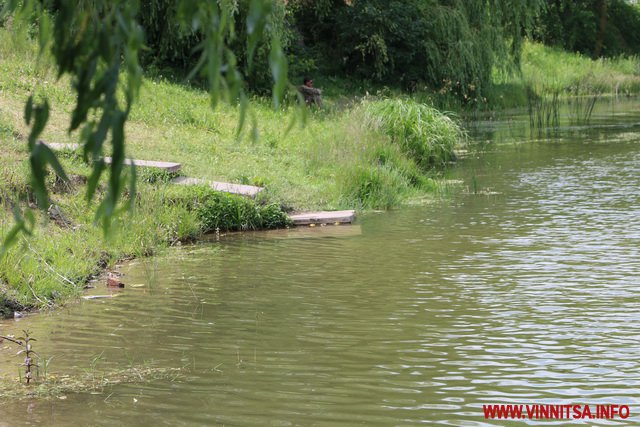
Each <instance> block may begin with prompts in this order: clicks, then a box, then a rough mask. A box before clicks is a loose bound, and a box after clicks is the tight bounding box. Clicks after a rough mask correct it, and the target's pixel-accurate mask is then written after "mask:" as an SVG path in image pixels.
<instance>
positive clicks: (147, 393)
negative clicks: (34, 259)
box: [0, 101, 640, 427]
mask: <svg viewBox="0 0 640 427" xmlns="http://www.w3.org/2000/svg"><path fill="white" fill-rule="evenodd" d="M522 119H523V118H522V117H521V116H520V117H514V118H513V119H506V120H502V121H495V122H481V123H477V124H476V126H474V128H473V129H472V136H473V139H474V140H475V141H476V142H477V143H478V144H476V145H477V148H479V149H481V150H482V154H481V155H480V156H478V157H476V156H474V155H472V156H471V157H470V158H468V159H466V160H464V161H463V162H462V163H461V165H460V166H459V167H458V168H457V170H456V171H454V172H453V173H452V179H460V180H462V181H463V184H462V185H461V187H459V188H458V189H457V190H456V191H455V192H454V195H453V196H452V197H451V199H447V200H443V201H439V202H436V203H433V204H429V205H427V206H419V207H414V208H408V209H402V210H399V211H394V212H389V213H384V214H369V215H366V216H363V217H362V218H360V220H359V221H358V224H357V225H355V226H352V227H338V228H335V227H324V228H317V229H311V230H305V231H302V232H300V231H289V232H287V231H285V232H275V233H256V234H245V235H236V236H233V237H226V238H222V239H221V240H220V241H218V242H212V243H203V244H198V245H196V246H190V247H184V248H181V249H177V250H175V251H171V253H170V254H168V255H167V256H165V257H160V258H154V259H145V260H137V261H135V262H133V263H132V264H131V265H129V266H125V267H124V268H123V272H124V273H126V276H125V277H124V281H125V282H126V283H127V284H128V285H129V286H128V287H127V288H125V290H124V291H122V292H120V295H119V296H118V297H117V298H113V299H109V300H92V301H82V302H81V303H79V304H72V305H70V306H68V307H67V308H64V309H62V310H59V311H57V312H54V313H51V314H40V315H34V316H29V317H27V318H25V319H19V320H17V321H14V320H11V321H7V322H3V323H2V324H1V325H0V326H1V328H2V332H4V333H17V331H20V330H21V329H24V328H28V329H30V330H31V331H32V333H33V335H34V336H35V337H37V338H38V339H39V341H38V342H37V347H36V348H37V349H38V350H40V352H41V353H42V354H43V355H45V356H46V357H51V356H53V359H52V360H51V363H50V367H49V372H50V374H54V375H55V374H57V375H63V374H77V373H82V372H83V371H84V370H87V369H90V366H92V363H93V370H92V372H94V373H96V374H97V375H99V374H100V372H104V371H109V370H110V369H113V368H116V367H122V366H129V365H131V364H134V365H138V364H142V363H145V364H147V366H156V367H176V368H178V367H185V370H184V373H183V375H182V376H181V377H179V378H177V379H162V380H155V381H151V382H145V383H142V384H128V385H117V386H114V387H109V388H107V389H105V391H104V392H103V393H100V394H90V393H80V394H68V395H66V399H64V400H62V399H52V400H7V399H5V400H4V401H1V402H0V426H3V427H4V426H17V425H56V426H66V425H74V426H76V425H82V426H84V425H96V426H113V425H139V426H146V425H149V426H156V425H167V426H199V425H225V426H253V425H255V426H262V425H271V426H297V425H300V426H310V425H317V426H349V425H367V426H369V425H371V426H391V425H417V424H435V425H452V426H481V425H523V424H526V423H528V424H534V425H544V424H545V422H543V421H518V422H515V421H509V422H505V421H500V422H498V421H487V420H485V419H484V416H483V412H482V404H483V403H529V404H532V403H554V404H566V403H578V404H587V403H590V404H595V403H613V404H626V405H630V408H631V417H630V418H629V419H627V420H615V421H608V422H603V421H601V422H600V424H599V425H640V401H639V399H640V392H639V391H638V390H639V387H638V386H639V385H640V296H639V294H638V288H639V285H640V252H639V248H640V191H639V190H640V188H639V183H640V103H638V102H637V101H633V102H627V103H625V104H616V105H615V106H613V105H612V104H609V103H603V105H602V106H600V107H599V110H598V111H597V112H596V114H595V116H594V118H593V120H592V122H591V124H590V125H589V126H577V125H570V124H569V125H567V126H564V127H562V128H560V129H559V130H558V131H557V132H552V133H550V134H546V133H543V134H539V133H537V132H533V133H532V132H530V131H529V130H527V129H526V126H524V125H523V120H522ZM141 284H144V286H142V287H136V286H135V285H141ZM98 291H99V293H104V292H105V290H104V289H98ZM92 361H93V362H92ZM17 363H19V359H18V358H17V357H16V356H15V348H9V347H6V346H4V344H3V345H0V374H1V375H2V376H4V377H9V376H16V375H17V370H18V368H17V366H16V365H17ZM546 423H552V422H551V421H548V422H546ZM570 424H571V425H574V424H579V423H578V422H575V421H571V422H570ZM593 424H597V423H595V422H593V421H589V422H585V424H584V425H593ZM565 425H566V424H565Z"/></svg>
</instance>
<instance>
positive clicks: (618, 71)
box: [486, 42, 640, 109]
mask: <svg viewBox="0 0 640 427" xmlns="http://www.w3.org/2000/svg"><path fill="white" fill-rule="evenodd" d="M639 93H640V58H638V57H637V56H632V57H619V58H602V59H597V60H593V59H591V58H588V57H586V56H583V55H580V54H578V53H571V52H566V51H563V50H561V49H557V48H553V47H549V46H544V45H542V44H540V43H533V42H527V43H525V44H524V49H523V52H522V61H521V73H516V72H512V73H498V72H496V73H495V74H494V87H493V88H492V90H491V92H490V93H489V94H487V98H488V100H487V102H486V104H487V106H488V108H492V109H503V108H513V107H522V106H526V105H528V104H529V103H530V101H531V98H532V95H533V97H539V98H547V97H554V96H560V97H561V98H564V99H567V98H575V97H590V96H594V95H597V96H632V95H637V94H639Z"/></svg>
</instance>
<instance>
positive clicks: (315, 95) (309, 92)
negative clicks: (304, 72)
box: [298, 77, 322, 107]
mask: <svg viewBox="0 0 640 427" xmlns="http://www.w3.org/2000/svg"><path fill="white" fill-rule="evenodd" d="M298 91H299V92H300V93H301V94H302V96H303V97H304V102H305V104H307V105H316V106H318V107H322V91H321V90H320V89H316V88H315V87H313V80H312V79H310V78H309V77H305V78H304V80H303V81H302V86H299V87H298Z"/></svg>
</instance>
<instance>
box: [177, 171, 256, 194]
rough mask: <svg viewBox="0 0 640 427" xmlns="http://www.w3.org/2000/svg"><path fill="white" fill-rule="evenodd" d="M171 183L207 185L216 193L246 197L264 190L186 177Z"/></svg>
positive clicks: (250, 186)
mask: <svg viewBox="0 0 640 427" xmlns="http://www.w3.org/2000/svg"><path fill="white" fill-rule="evenodd" d="M171 182H172V183H174V184H178V185H207V186H209V187H211V188H213V189H214V190H216V191H220V192H223V193H231V194H238V195H240V196H248V197H256V196H257V195H258V193H259V192H261V191H262V190H264V189H263V188H262V187H255V186H253V185H243V184H232V183H229V182H217V181H208V180H206V179H199V178H188V177H186V176H179V177H177V178H174V179H173V180H172V181H171Z"/></svg>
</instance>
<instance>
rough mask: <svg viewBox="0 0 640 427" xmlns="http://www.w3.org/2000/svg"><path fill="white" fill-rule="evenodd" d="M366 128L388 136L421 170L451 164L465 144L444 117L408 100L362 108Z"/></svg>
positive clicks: (368, 103)
mask: <svg viewBox="0 0 640 427" xmlns="http://www.w3.org/2000/svg"><path fill="white" fill-rule="evenodd" d="M362 109H363V111H364V122H365V124H366V125H367V126H371V127H372V128H374V129H377V130H379V131H381V132H382V133H384V134H386V135H387V136H389V137H390V138H391V140H392V142H394V143H396V144H399V145H400V146H401V147H402V149H403V151H405V153H406V154H407V155H409V156H410V157H411V158H413V159H414V160H415V161H416V163H417V164H418V165H419V166H420V167H422V168H423V169H425V170H428V169H431V168H434V167H444V166H446V164H447V163H449V162H450V161H452V160H455V153H454V149H455V147H456V145H461V144H462V143H463V142H464V141H465V133H464V132H463V130H462V128H461V127H460V126H459V125H458V124H457V123H456V122H455V121H454V120H453V119H452V118H451V117H449V116H448V115H447V114H444V113H442V112H440V111H438V110H436V109H435V108H433V107H431V106H429V105H427V104H421V103H418V102H416V101H413V100H410V99H384V100H381V101H365V102H363V104H362Z"/></svg>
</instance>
